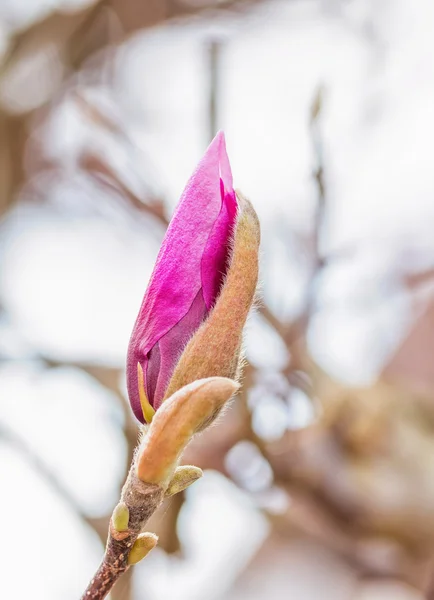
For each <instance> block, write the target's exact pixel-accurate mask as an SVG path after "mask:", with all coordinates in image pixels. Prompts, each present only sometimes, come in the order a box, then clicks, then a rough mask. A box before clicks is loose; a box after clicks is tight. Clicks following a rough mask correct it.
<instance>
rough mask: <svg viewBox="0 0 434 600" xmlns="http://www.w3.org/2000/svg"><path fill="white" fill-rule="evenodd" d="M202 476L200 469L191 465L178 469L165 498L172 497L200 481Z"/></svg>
mask: <svg viewBox="0 0 434 600" xmlns="http://www.w3.org/2000/svg"><path fill="white" fill-rule="evenodd" d="M202 475H203V471H202V469H199V467H195V466H193V465H185V466H182V467H178V468H177V469H176V471H175V474H174V476H173V477H172V480H171V482H170V483H169V487H168V488H167V491H166V496H173V495H174V494H178V493H179V492H182V491H183V490H185V489H186V488H188V486H190V485H191V484H192V483H194V482H195V481H197V480H198V479H200V478H201V477H202Z"/></svg>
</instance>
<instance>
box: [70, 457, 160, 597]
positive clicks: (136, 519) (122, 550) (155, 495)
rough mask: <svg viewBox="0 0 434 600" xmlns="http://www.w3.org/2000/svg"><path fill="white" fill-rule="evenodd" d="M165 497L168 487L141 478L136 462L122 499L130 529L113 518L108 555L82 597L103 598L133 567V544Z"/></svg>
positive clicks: (107, 549)
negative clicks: (122, 527)
mask: <svg viewBox="0 0 434 600" xmlns="http://www.w3.org/2000/svg"><path fill="white" fill-rule="evenodd" d="M163 498H164V489H163V488H161V487H160V486H158V485H153V484H150V483H144V482H143V481H141V480H140V479H139V478H138V477H137V475H136V465H135V464H133V466H132V467H131V469H130V472H129V475H128V478H127V481H126V483H125V485H124V488H123V490H122V494H121V502H122V503H123V504H124V505H125V506H126V507H127V509H128V513H129V520H128V529H126V530H125V531H117V530H116V529H115V528H114V526H113V521H111V522H110V528H109V537H108V541H107V547H106V550H105V554H104V558H103V560H102V562H101V564H100V566H99V568H98V570H97V572H96V573H95V576H94V577H93V578H92V580H91V581H90V583H89V585H88V587H87V589H86V590H85V592H84V594H83V596H82V600H103V598H105V597H106V595H107V594H108V593H109V592H110V590H111V588H112V587H113V586H114V584H115V583H116V582H117V580H118V579H119V577H120V576H121V575H122V574H123V573H125V572H126V571H127V570H128V569H129V567H130V564H129V562H128V557H129V555H130V552H131V548H132V547H133V544H134V542H135V541H136V540H137V538H138V536H139V534H140V532H141V531H142V529H143V528H144V526H145V525H146V522H147V521H148V519H149V518H150V517H151V515H152V514H153V513H154V512H155V511H156V509H157V508H158V507H159V506H160V504H161V502H162V501H163Z"/></svg>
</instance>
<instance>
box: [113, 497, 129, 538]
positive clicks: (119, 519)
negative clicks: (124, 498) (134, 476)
mask: <svg viewBox="0 0 434 600" xmlns="http://www.w3.org/2000/svg"><path fill="white" fill-rule="evenodd" d="M129 519H130V511H129V510H128V506H127V505H126V504H124V503H123V502H120V503H119V504H118V505H117V506H116V508H115V509H114V511H113V514H112V524H113V528H114V529H116V531H120V532H121V531H126V530H127V529H128V521H129Z"/></svg>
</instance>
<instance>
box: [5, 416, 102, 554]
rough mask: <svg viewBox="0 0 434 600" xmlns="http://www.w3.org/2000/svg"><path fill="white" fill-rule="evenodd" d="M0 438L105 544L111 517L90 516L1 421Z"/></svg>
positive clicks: (44, 464) (45, 465) (43, 463)
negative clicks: (97, 517) (19, 455)
mask: <svg viewBox="0 0 434 600" xmlns="http://www.w3.org/2000/svg"><path fill="white" fill-rule="evenodd" d="M0 438H2V439H3V440H5V441H6V442H7V443H8V444H9V445H10V446H12V448H14V450H16V451H17V452H18V453H19V454H21V456H22V457H23V458H24V459H25V460H26V462H27V463H28V464H29V466H30V467H32V469H33V470H34V471H35V473H37V474H38V475H40V476H41V478H42V479H43V481H45V482H46V483H47V484H48V485H49V487H50V488H51V489H52V490H53V491H54V492H55V493H56V494H57V495H58V496H59V498H61V499H62V500H63V502H64V503H65V504H66V505H67V506H68V507H69V508H70V509H71V510H72V511H73V512H74V513H75V514H76V515H77V516H78V517H79V518H81V519H82V520H83V521H84V522H85V523H87V524H88V525H89V526H90V527H91V528H92V529H93V530H94V531H95V533H96V534H97V535H98V537H99V539H100V540H101V542H102V543H103V544H104V543H105V539H106V537H107V523H108V518H109V517H103V518H100V519H94V518H91V517H88V516H87V515H86V514H85V513H84V512H83V510H82V508H81V506H80V505H79V504H78V502H77V501H76V500H75V499H74V497H73V496H71V494H70V493H69V492H68V490H67V489H66V488H65V487H64V486H63V484H62V483H61V482H60V481H59V479H58V478H57V477H56V476H55V475H54V473H53V472H52V471H51V470H50V468H49V467H48V466H47V464H46V463H45V462H44V461H43V460H41V459H40V458H39V457H38V455H37V454H36V453H35V451H34V449H33V448H30V447H29V446H28V445H27V444H26V442H25V441H24V440H23V439H22V438H21V437H20V436H18V434H17V433H16V432H15V431H13V430H12V429H10V428H9V427H7V426H6V425H5V424H4V423H0Z"/></svg>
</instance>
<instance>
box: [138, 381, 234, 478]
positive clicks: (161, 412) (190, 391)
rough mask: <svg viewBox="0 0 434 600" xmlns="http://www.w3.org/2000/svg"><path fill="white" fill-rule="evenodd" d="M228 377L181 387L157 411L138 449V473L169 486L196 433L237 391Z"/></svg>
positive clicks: (140, 475)
mask: <svg viewBox="0 0 434 600" xmlns="http://www.w3.org/2000/svg"><path fill="white" fill-rule="evenodd" d="M238 388H239V385H238V383H236V382H235V381H232V379H227V378H225V377H209V378H208V379H200V380H199V381H194V382H193V383H190V384H189V385H186V386H185V387H183V388H182V389H180V390H178V391H177V392H176V393H175V394H173V396H171V397H170V398H168V400H166V402H164V404H163V405H162V406H161V407H160V408H159V409H158V410H157V412H156V413H155V417H154V418H153V420H152V423H151V425H150V426H149V429H148V432H147V435H146V436H144V438H143V440H142V443H141V445H140V447H139V450H138V452H137V463H136V465H137V476H138V478H139V479H140V480H141V481H144V482H146V483H153V484H158V485H159V486H160V487H163V488H165V487H166V488H167V486H168V485H169V482H170V480H171V479H172V477H173V474H174V472H175V469H176V467H177V466H178V461H179V459H180V457H181V454H182V452H183V451H184V449H185V447H186V446H187V444H188V443H189V442H190V440H191V439H192V437H193V436H194V434H195V433H196V432H197V431H199V430H200V429H201V427H202V426H203V424H204V423H206V422H207V421H209V419H210V417H211V416H212V415H213V414H215V413H216V412H218V411H219V410H220V409H221V408H222V406H223V405H224V404H225V403H226V402H227V401H228V400H229V398H231V396H233V395H234V394H235V392H236V391H237V390H238Z"/></svg>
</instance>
